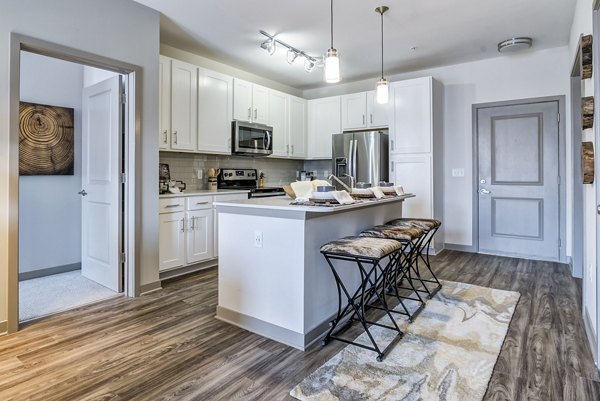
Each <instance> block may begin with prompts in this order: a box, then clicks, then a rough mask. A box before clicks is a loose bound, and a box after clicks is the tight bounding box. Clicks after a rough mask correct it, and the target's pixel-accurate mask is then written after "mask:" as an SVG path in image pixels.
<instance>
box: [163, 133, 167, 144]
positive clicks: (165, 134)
mask: <svg viewBox="0 0 600 401" xmlns="http://www.w3.org/2000/svg"><path fill="white" fill-rule="evenodd" d="M163 135H164V136H165V140H164V142H165V145H166V144H167V130H164V132H163Z"/></svg>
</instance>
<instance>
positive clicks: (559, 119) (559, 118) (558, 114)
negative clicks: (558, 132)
mask: <svg viewBox="0 0 600 401" xmlns="http://www.w3.org/2000/svg"><path fill="white" fill-rule="evenodd" d="M557 118H558V122H560V113H558V117H557Z"/></svg>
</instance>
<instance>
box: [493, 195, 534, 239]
mask: <svg viewBox="0 0 600 401" xmlns="http://www.w3.org/2000/svg"><path fill="white" fill-rule="evenodd" d="M499 201H512V202H515V201H516V202H519V201H521V202H530V203H535V207H536V209H537V223H538V224H537V227H536V230H535V231H537V235H527V234H517V233H512V234H511V233H508V232H504V233H501V232H499V231H498V219H497V208H498V203H499ZM513 206H514V205H513ZM514 209H515V208H513V210H514ZM532 214H533V213H532ZM530 215H531V214H530ZM516 217H517V218H520V217H522V216H516ZM491 218H492V236H494V237H505V238H518V239H528V240H538V241H543V240H544V199H542V198H512V197H500V196H495V197H492V213H491ZM531 227H533V226H531Z"/></svg>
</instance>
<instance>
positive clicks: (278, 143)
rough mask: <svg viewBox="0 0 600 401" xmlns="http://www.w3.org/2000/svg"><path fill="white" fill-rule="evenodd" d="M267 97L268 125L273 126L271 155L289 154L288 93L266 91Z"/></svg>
mask: <svg viewBox="0 0 600 401" xmlns="http://www.w3.org/2000/svg"><path fill="white" fill-rule="evenodd" d="M268 99H269V121H268V125H269V126H271V127H273V156H278V157H287V156H289V142H288V136H289V132H288V115H289V106H288V99H289V95H287V94H285V93H281V92H278V91H275V90H270V91H269V93H268Z"/></svg>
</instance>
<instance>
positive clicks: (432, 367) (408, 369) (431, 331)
mask: <svg viewBox="0 0 600 401" xmlns="http://www.w3.org/2000/svg"><path fill="white" fill-rule="evenodd" d="M442 284H443V287H442V289H441V290H440V291H439V292H438V293H437V294H436V295H435V297H434V298H433V299H431V300H430V301H428V302H427V306H426V307H425V309H424V310H423V312H422V313H421V314H420V315H419V316H418V317H417V318H416V319H415V321H414V323H412V324H408V322H407V320H406V319H403V318H398V320H397V322H398V324H399V326H400V328H401V329H402V331H404V333H405V335H404V337H403V338H402V339H401V340H400V341H399V342H398V343H397V344H396V345H395V347H394V348H393V349H392V351H390V352H389V354H388V355H387V356H386V357H385V359H384V360H383V361H382V362H377V360H376V356H377V355H376V353H375V352H373V351H368V350H365V349H362V348H360V347H356V346H353V345H348V346H347V347H345V348H344V349H343V350H342V351H340V352H339V353H338V354H336V355H335V356H334V357H333V358H331V359H330V360H329V361H327V362H326V363H325V364H324V365H323V366H321V367H320V368H318V369H317V370H316V371H315V372H314V373H312V374H311V375H309V376H308V377H307V378H306V379H304V381H302V383H300V384H299V385H297V386H296V387H295V388H294V389H293V390H292V391H291V392H290V395H292V396H293V397H295V398H297V399H299V400H310V401H330V400H339V401H351V400H352V401H358V400H383V401H392V400H393V401H430V400H431V401H433V400H436V401H480V400H481V399H482V398H483V396H484V395H485V392H486V389H487V386H488V383H489V380H490V378H491V375H492V371H493V369H494V365H495V363H496V360H497V358H498V355H499V353H500V349H501V348H502V344H503V342H504V338H505V337H506V333H507V331H508V326H509V324H510V321H511V319H512V316H513V313H514V311H515V307H516V305H517V302H518V301H519V296H520V295H519V293H517V292H512V291H503V290H496V289H491V288H485V287H479V286H475V285H470V284H465V283H457V282H451V281H443V282H442ZM385 320H387V323H388V324H389V323H390V322H389V318H387V317H383V318H382V321H385ZM371 332H372V333H373V334H374V337H375V339H376V341H377V343H378V344H383V346H382V347H381V349H383V348H384V347H385V346H386V345H387V344H389V343H390V342H391V340H392V339H393V337H394V332H392V331H391V330H386V329H382V328H379V327H376V326H372V328H371ZM358 341H359V342H361V343H364V344H368V338H367V335H366V333H363V334H362V335H360V336H359V337H358ZM369 345H370V344H369Z"/></svg>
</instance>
